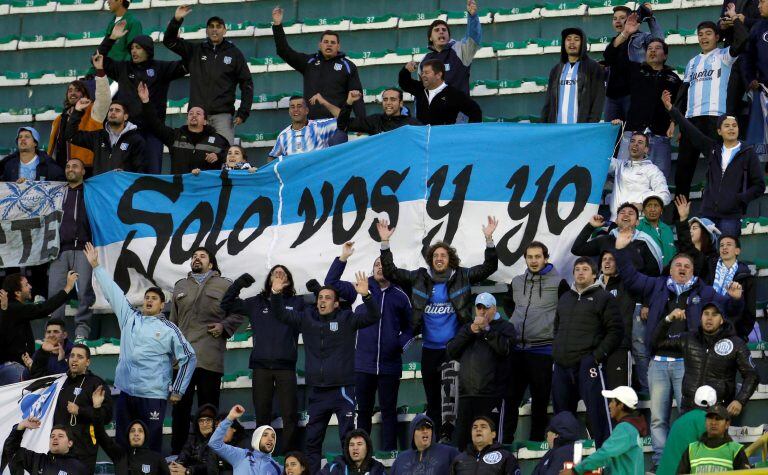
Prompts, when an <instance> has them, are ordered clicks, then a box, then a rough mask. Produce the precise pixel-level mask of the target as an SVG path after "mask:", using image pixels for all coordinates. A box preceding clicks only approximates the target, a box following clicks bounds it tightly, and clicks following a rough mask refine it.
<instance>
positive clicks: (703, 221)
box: [688, 217, 720, 249]
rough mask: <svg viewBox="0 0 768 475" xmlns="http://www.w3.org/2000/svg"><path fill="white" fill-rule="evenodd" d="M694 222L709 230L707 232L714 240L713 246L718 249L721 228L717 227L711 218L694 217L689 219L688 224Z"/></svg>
mask: <svg viewBox="0 0 768 475" xmlns="http://www.w3.org/2000/svg"><path fill="white" fill-rule="evenodd" d="M692 223H699V226H701V227H702V228H703V229H704V230H705V231H707V234H709V238H710V239H711V241H712V247H713V248H715V249H717V242H718V240H719V238H720V230H719V229H717V226H715V223H713V222H712V220H711V219H708V218H699V217H693V218H691V219H689V220H688V224H692Z"/></svg>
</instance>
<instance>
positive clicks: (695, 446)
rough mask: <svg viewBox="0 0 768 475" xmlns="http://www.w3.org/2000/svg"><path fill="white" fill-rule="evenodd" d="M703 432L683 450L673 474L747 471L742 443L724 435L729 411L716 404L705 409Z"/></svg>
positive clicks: (728, 422)
mask: <svg viewBox="0 0 768 475" xmlns="http://www.w3.org/2000/svg"><path fill="white" fill-rule="evenodd" d="M706 425H707V431H706V432H705V433H704V434H703V435H702V436H701V438H700V439H699V440H698V441H696V442H691V444H690V445H688V450H686V451H685V452H683V457H682V459H681V460H680V465H678V467H677V473H680V474H683V473H712V472H727V471H730V470H749V469H750V468H751V467H750V466H749V459H748V458H747V454H746V453H745V452H744V446H743V445H741V444H740V443H738V442H734V441H733V439H731V436H730V435H728V427H730V425H731V414H730V411H728V410H727V409H726V408H725V407H723V406H721V405H719V404H716V405H714V406H711V407H709V408H708V409H707V421H706Z"/></svg>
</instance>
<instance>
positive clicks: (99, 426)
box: [91, 386, 126, 462]
mask: <svg viewBox="0 0 768 475" xmlns="http://www.w3.org/2000/svg"><path fill="white" fill-rule="evenodd" d="M107 390H108V388H105V387H104V386H99V387H98V388H96V389H95V390H94V391H93V394H91V403H92V404H93V407H94V408H95V410H98V409H100V408H101V406H102V404H103V403H104V401H105V400H106V397H107V396H106V392H107ZM104 414H105V413H104V412H96V417H95V419H94V421H93V432H94V436H95V437H96V442H97V443H98V444H99V446H101V448H102V449H104V452H106V454H107V456H108V457H109V458H110V459H112V461H113V462H117V461H118V460H119V459H121V458H123V457H125V456H126V451H125V449H124V448H123V447H121V446H120V445H119V444H118V443H117V442H116V441H115V439H113V438H112V437H110V436H108V435H107V432H106V431H105V430H104V424H105V423H107V422H108V421H109V419H111V416H110V418H109V419H108V418H106V417H104Z"/></svg>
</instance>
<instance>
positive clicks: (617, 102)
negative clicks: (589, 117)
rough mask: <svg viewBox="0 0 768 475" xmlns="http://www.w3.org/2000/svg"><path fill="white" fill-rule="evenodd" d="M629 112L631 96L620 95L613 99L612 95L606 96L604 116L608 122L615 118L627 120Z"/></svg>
mask: <svg viewBox="0 0 768 475" xmlns="http://www.w3.org/2000/svg"><path fill="white" fill-rule="evenodd" d="M627 114H629V96H624V97H619V98H617V99H612V98H610V97H606V98H605V106H603V118H604V119H605V121H606V122H610V121H612V120H614V119H620V120H627Z"/></svg>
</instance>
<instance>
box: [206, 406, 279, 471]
mask: <svg viewBox="0 0 768 475" xmlns="http://www.w3.org/2000/svg"><path fill="white" fill-rule="evenodd" d="M231 425H232V421H230V420H229V419H228V418H227V419H224V420H223V421H221V423H220V424H219V426H218V427H217V428H216V430H215V431H214V432H213V435H212V436H211V439H210V440H209V441H208V446H209V447H210V448H211V449H213V451H214V452H215V453H216V455H218V456H219V457H221V458H223V459H224V460H226V461H227V462H228V463H229V464H230V465H232V469H233V474H234V475H281V474H282V473H283V467H281V466H280V464H279V463H277V462H275V460H274V459H273V458H272V454H266V453H264V452H260V451H258V450H255V449H244V448H242V447H235V446H233V445H229V444H225V443H224V436H225V435H226V434H227V429H229V427H230V426H231Z"/></svg>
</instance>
